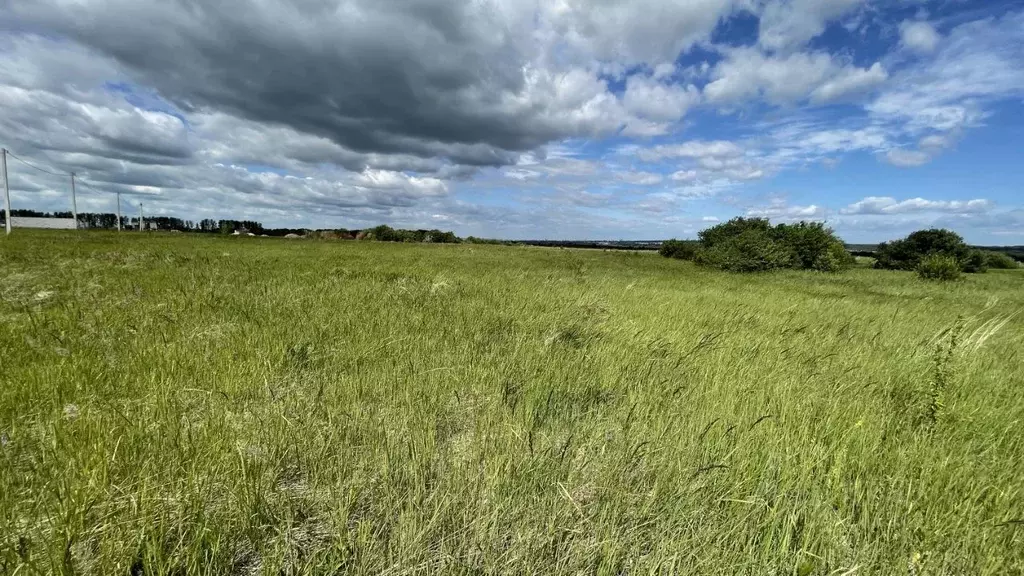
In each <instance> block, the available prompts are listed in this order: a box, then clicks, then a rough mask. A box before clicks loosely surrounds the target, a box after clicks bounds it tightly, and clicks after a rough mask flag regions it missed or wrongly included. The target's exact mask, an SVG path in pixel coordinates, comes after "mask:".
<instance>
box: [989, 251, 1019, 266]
mask: <svg viewBox="0 0 1024 576" xmlns="http://www.w3.org/2000/svg"><path fill="white" fill-rule="evenodd" d="M985 264H986V265H987V266H988V267H989V268H991V269H993V270H1015V269H1017V268H1019V267H1020V265H1019V264H1017V261H1016V260H1014V259H1013V258H1012V257H1011V256H1010V255H1009V254H1005V253H1003V252H986V253H985Z"/></svg>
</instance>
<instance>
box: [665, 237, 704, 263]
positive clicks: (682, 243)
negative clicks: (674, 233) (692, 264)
mask: <svg viewBox="0 0 1024 576" xmlns="http://www.w3.org/2000/svg"><path fill="white" fill-rule="evenodd" d="M658 254H661V255H662V256H664V257H665V258H675V259H677V260H693V258H694V256H695V255H696V254H697V243H696V242H694V241H692V240H676V239H675V238H673V239H671V240H665V241H664V242H662V243H661V248H659V249H658Z"/></svg>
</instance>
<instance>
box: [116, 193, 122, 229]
mask: <svg viewBox="0 0 1024 576" xmlns="http://www.w3.org/2000/svg"><path fill="white" fill-rule="evenodd" d="M117 231H118V232H120V231H121V193H120V192H118V193H117Z"/></svg>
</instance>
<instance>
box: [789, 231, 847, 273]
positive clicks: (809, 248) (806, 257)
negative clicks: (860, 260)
mask: <svg viewBox="0 0 1024 576" xmlns="http://www.w3.org/2000/svg"><path fill="white" fill-rule="evenodd" d="M772 234H773V235H774V236H775V238H776V240H777V241H779V242H781V243H782V244H784V245H785V246H788V247H789V248H790V249H791V250H792V251H793V254H794V256H795V261H794V262H793V267H795V268H799V269H802V270H818V271H820V272H839V271H840V270H844V269H846V268H849V267H850V266H852V265H853V263H854V258H853V255H851V254H850V253H849V252H848V251H847V250H846V246H844V245H843V242H842V241H841V240H840V239H839V238H837V237H836V235H835V233H833V232H832V230H830V229H828V228H826V227H825V225H824V224H823V223H821V222H799V223H797V224H779V225H778V226H776V227H775V229H774V230H773V231H772Z"/></svg>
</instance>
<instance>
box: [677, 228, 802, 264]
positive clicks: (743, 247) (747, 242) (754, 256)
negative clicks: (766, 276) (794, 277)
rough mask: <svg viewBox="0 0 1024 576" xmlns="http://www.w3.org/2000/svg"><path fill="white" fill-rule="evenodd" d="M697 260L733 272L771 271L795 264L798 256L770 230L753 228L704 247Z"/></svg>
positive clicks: (698, 262) (698, 251) (699, 262)
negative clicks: (776, 238)
mask: <svg viewBox="0 0 1024 576" xmlns="http://www.w3.org/2000/svg"><path fill="white" fill-rule="evenodd" d="M695 261H696V262H697V264H700V265H701V266H709V267H712V268H718V269H719V270H726V271H729V272H768V271H771V270H778V269H781V268H791V267H793V263H794V262H795V261H796V257H795V255H794V253H793V251H792V250H791V249H789V248H788V247H787V246H785V245H784V244H782V243H781V242H778V241H777V240H775V238H773V237H772V234H771V232H770V231H764V230H759V229H757V228H749V229H747V230H743V231H741V232H739V234H737V235H736V236H732V237H729V238H725V239H722V240H720V241H717V242H716V243H715V244H714V245H712V246H710V247H706V246H701V248H700V249H699V250H697V254H696V257H695Z"/></svg>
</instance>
